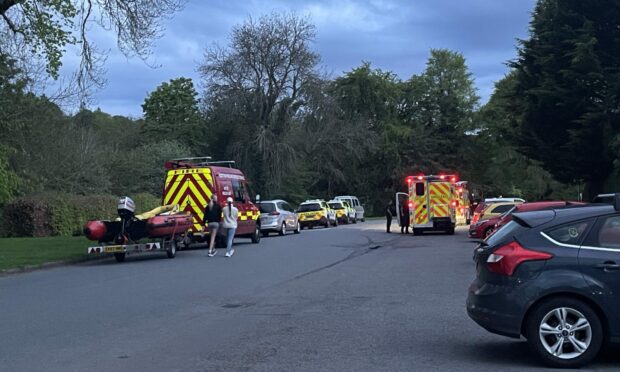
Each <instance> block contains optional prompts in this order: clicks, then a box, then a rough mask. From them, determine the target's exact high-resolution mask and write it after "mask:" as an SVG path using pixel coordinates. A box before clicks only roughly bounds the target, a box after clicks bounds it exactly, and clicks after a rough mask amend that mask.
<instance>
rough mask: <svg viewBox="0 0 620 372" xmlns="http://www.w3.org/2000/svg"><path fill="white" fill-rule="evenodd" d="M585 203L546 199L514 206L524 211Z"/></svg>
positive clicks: (518, 210)
mask: <svg viewBox="0 0 620 372" xmlns="http://www.w3.org/2000/svg"><path fill="white" fill-rule="evenodd" d="M584 205H587V204H586V203H582V202H572V201H564V200H548V201H538V202H527V203H523V204H517V205H516V206H515V207H516V208H517V209H516V211H517V212H526V211H534V210H538V209H543V208H548V209H553V208H564V207H571V206H575V207H577V206H584Z"/></svg>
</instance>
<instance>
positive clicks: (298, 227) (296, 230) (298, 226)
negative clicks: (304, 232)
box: [294, 222, 301, 234]
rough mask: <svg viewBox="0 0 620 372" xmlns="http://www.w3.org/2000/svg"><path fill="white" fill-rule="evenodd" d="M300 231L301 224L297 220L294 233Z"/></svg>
mask: <svg viewBox="0 0 620 372" xmlns="http://www.w3.org/2000/svg"><path fill="white" fill-rule="evenodd" d="M300 232H301V225H300V224H299V222H297V227H296V228H295V231H294V233H295V234H299V233H300Z"/></svg>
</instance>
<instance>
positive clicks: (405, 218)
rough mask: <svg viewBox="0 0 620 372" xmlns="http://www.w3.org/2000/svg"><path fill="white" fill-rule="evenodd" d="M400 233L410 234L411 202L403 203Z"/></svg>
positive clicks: (405, 201) (406, 200)
mask: <svg viewBox="0 0 620 372" xmlns="http://www.w3.org/2000/svg"><path fill="white" fill-rule="evenodd" d="M400 233H401V234H403V233H405V234H409V200H408V199H405V200H404V201H403V206H402V208H401V209H400Z"/></svg>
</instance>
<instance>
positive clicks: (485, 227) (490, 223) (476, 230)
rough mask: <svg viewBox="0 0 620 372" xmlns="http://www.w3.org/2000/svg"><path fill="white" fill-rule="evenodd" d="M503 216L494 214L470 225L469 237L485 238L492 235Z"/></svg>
mask: <svg viewBox="0 0 620 372" xmlns="http://www.w3.org/2000/svg"><path fill="white" fill-rule="evenodd" d="M502 216H504V215H501V216H494V217H491V218H489V219H488V220H482V221H478V222H476V223H473V224H471V225H469V237H470V238H471V239H484V238H486V237H487V236H489V235H491V233H493V231H494V230H495V225H496V224H497V223H498V222H499V220H500V218H502Z"/></svg>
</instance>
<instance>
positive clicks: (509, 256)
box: [467, 194, 620, 367]
mask: <svg viewBox="0 0 620 372" xmlns="http://www.w3.org/2000/svg"><path fill="white" fill-rule="evenodd" d="M474 258H475V261H476V278H475V280H474V281H473V282H472V284H471V285H470V287H469V295H468V298H467V312H468V314H469V316H470V317H471V318H472V319H473V320H474V321H475V322H476V323H478V324H479V325H481V326H482V327H484V328H485V329H487V330H488V331H490V332H493V333H497V334H500V335H504V336H508V337H515V338H519V337H520V336H525V338H527V340H528V342H529V344H530V345H531V347H532V349H533V350H534V352H535V353H536V354H537V355H538V356H539V357H540V358H541V359H542V361H544V362H545V363H546V364H548V365H550V366H552V367H579V366H582V365H584V364H587V363H588V362H590V361H591V360H592V359H593V358H594V357H595V356H596V355H597V354H598V352H599V351H600V350H601V348H602V347H603V346H604V344H605V343H607V342H610V341H611V342H618V341H620V311H618V309H620V295H618V293H620V194H619V195H618V196H615V199H614V204H613V205H591V206H590V205H589V206H583V207H581V208H564V209H555V210H542V211H534V212H525V213H515V214H513V216H512V221H510V222H508V223H507V224H506V225H504V226H503V227H502V228H501V229H500V230H498V231H497V232H495V233H494V234H493V235H491V236H490V237H489V238H488V239H487V240H486V241H484V242H482V243H481V244H480V246H479V247H478V248H477V249H476V251H475V254H474Z"/></svg>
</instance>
